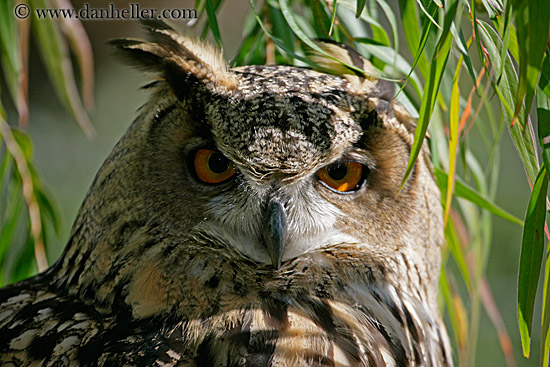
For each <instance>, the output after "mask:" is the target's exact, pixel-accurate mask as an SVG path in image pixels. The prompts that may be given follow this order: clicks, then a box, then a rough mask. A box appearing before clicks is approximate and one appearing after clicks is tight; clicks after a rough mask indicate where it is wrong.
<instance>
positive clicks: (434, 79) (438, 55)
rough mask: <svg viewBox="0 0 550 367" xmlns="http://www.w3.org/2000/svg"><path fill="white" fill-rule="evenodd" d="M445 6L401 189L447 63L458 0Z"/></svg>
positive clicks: (419, 147)
mask: <svg viewBox="0 0 550 367" xmlns="http://www.w3.org/2000/svg"><path fill="white" fill-rule="evenodd" d="M447 6H448V9H447V10H446V14H445V21H444V28H443V32H442V33H441V36H440V38H439V41H438V44H437V48H436V52H435V53H434V55H433V57H432V61H431V65H430V73H429V74H428V78H427V80H426V85H425V87H424V93H423V94H422V102H421V104H420V111H419V116H418V122H417V124H416V131H415V133H414V143H413V145H412V147H411V153H410V156H409V163H408V164H407V170H406V172H405V175H404V177H403V181H402V183H401V187H400V188H399V190H401V189H402V188H403V186H404V185H405V183H406V182H407V179H408V178H409V175H410V174H411V171H412V169H413V167H414V164H415V162H416V158H417V157H418V154H419V153H420V150H421V149H422V143H423V141H424V137H425V136H426V130H427V129H428V125H429V123H430V118H431V116H432V112H433V108H434V106H435V101H436V99H437V95H438V91H439V85H440V84H441V80H442V78H443V72H444V71H445V65H447V60H448V58H449V53H450V50H451V44H452V37H451V35H450V28H451V24H452V21H453V19H454V17H455V14H456V11H457V8H458V0H453V1H449V2H448V3H447Z"/></svg>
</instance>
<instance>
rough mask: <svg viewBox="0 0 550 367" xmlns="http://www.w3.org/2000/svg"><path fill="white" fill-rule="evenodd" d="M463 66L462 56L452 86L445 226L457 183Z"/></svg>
mask: <svg viewBox="0 0 550 367" xmlns="http://www.w3.org/2000/svg"><path fill="white" fill-rule="evenodd" d="M461 68H462V56H461V57H460V58H459V60H458V65H457V67H456V70H455V73H454V76H453V86H452V88H451V106H450V111H449V175H448V179H447V197H446V200H445V213H444V215H443V220H444V223H445V226H446V225H447V220H448V219H449V213H450V212H451V204H452V199H453V189H454V185H455V172H456V152H457V149H458V118H459V113H460V106H459V99H460V92H459V89H458V81H459V79H460V69H461Z"/></svg>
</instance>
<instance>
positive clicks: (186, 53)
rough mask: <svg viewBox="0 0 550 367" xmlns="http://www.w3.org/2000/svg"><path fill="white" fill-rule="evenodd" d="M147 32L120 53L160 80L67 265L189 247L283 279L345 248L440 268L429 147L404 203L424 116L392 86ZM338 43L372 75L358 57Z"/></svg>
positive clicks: (90, 201)
mask: <svg viewBox="0 0 550 367" xmlns="http://www.w3.org/2000/svg"><path fill="white" fill-rule="evenodd" d="M146 28H147V30H148V35H149V40H147V41H137V40H119V41H115V45H116V46H118V47H119V48H120V49H122V50H123V51H124V52H123V54H124V55H126V56H127V58H129V59H130V60H131V61H132V62H133V63H134V64H136V65H138V66H139V67H140V68H141V70H144V71H146V72H150V73H153V74H154V75H155V76H156V78H157V79H156V80H155V81H154V82H153V83H151V84H149V85H148V86H147V89H149V90H150V91H152V98H151V99H150V100H149V102H148V103H147V104H145V105H144V106H143V107H142V108H141V110H140V116H139V118H138V119H137V120H136V121H135V122H134V123H133V124H132V126H131V127H130V129H129V130H128V132H127V133H126V135H125V136H124V137H123V138H122V139H121V141H120V142H119V143H118V145H117V146H116V147H115V149H114V151H113V153H112V154H111V156H110V157H109V158H108V159H107V160H106V162H105V164H104V165H103V167H102V169H101V170H100V172H99V173H98V175H97V177H96V180H95V182H94V184H93V186H92V188H91V190H90V192H89V194H88V197H87V199H86V201H85V202H84V204H83V207H82V209H81V211H80V214H79V218H78V219H77V222H76V223H75V227H74V231H73V237H74V238H76V237H78V236H77V234H78V233H84V234H86V236H88V238H89V241H88V242H90V244H87V245H86V248H88V250H82V249H80V250H77V249H76V248H78V247H79V246H80V248H81V247H82V246H83V245H82V244H79V245H78V246H77V245H75V244H73V245H72V247H70V248H69V249H68V250H67V253H66V255H65V260H64V261H65V263H69V262H70V261H71V260H70V259H71V258H76V257H77V256H78V255H77V253H86V254H87V256H89V257H91V258H93V257H94V253H97V257H98V259H99V258H101V260H95V263H96V265H95V266H96V267H97V269H104V270H97V272H98V273H100V272H101V271H105V272H107V271H109V270H107V269H109V266H111V265H110V264H114V260H109V259H114V258H118V259H120V258H122V259H126V260H127V261H136V262H138V261H141V260H139V259H147V261H150V260H151V259H157V260H158V261H157V260H155V261H156V262H155V263H157V264H158V263H162V262H163V261H165V259H167V258H170V257H171V256H173V255H172V254H174V253H178V251H179V249H181V248H183V247H185V248H187V249H189V248H193V249H196V251H198V252H201V251H211V252H212V253H216V254H222V255H223V256H225V257H226V258H232V259H241V260H242V261H243V262H248V263H250V264H253V265H252V266H256V267H258V268H261V269H272V270H273V271H276V270H277V269H279V268H281V267H284V266H285V264H287V263H289V262H290V261H292V260H293V259H296V258H300V257H304V258H307V256H309V255H310V254H312V253H316V252H319V251H331V250H332V249H337V248H344V247H345V248H354V249H355V250H356V251H359V252H365V253H368V254H369V256H372V258H373V259H374V260H377V259H388V258H389V259H392V258H402V257H406V258H407V259H408V260H407V261H409V262H410V263H411V266H416V265H417V263H418V267H421V268H422V269H423V270H422V269H421V272H430V270H434V271H435V273H437V272H438V271H437V269H438V266H439V251H438V250H437V247H439V246H440V244H441V243H442V220H441V207H440V203H439V192H438V189H437V186H436V184H435V182H434V179H433V177H432V175H431V173H430V163H429V159H428V156H427V153H426V150H425V149H424V151H423V153H422V154H421V156H420V157H419V159H418V161H417V163H416V166H415V168H414V170H413V173H412V175H411V178H410V179H409V180H408V182H407V183H406V185H405V186H404V188H403V189H402V191H401V192H400V193H399V195H398V189H399V187H400V184H401V180H402V178H403V176H404V173H405V169H406V166H407V162H408V159H409V153H410V148H411V144H412V142H413V130H414V120H413V118H412V117H411V116H410V115H409V114H408V113H407V112H406V111H405V110H404V109H403V108H402V107H401V106H400V105H399V104H397V103H395V102H394V101H393V100H392V97H393V88H392V87H391V84H390V83H388V82H385V81H380V80H374V79H371V78H369V77H366V76H363V75H361V74H357V73H355V72H354V71H352V70H351V69H347V68H345V67H344V68H343V70H340V71H339V72H343V73H344V74H343V75H331V74H327V73H321V72H317V71H314V70H310V69H306V68H297V67H291V66H243V67H236V68H228V67H227V64H226V62H225V61H224V60H223V58H222V56H221V54H220V52H219V51H218V50H216V49H214V48H212V47H209V46H206V45H204V44H202V43H198V42H196V41H193V40H191V39H189V38H186V37H184V36H181V35H179V34H178V33H176V32H175V31H173V30H172V29H171V28H169V27H168V26H166V25H165V24H162V23H157V22H154V23H153V22H149V23H147V24H146ZM324 47H325V49H326V50H327V51H328V52H329V53H331V54H333V55H335V56H336V57H338V58H340V59H342V60H343V61H345V62H347V63H348V64H351V65H354V66H356V67H358V68H360V69H365V68H368V63H367V62H366V61H365V60H364V59H363V58H362V57H360V56H359V55H358V54H357V53H355V52H353V51H352V50H350V49H345V48H342V47H340V46H337V45H334V44H330V43H327V44H325V45H324ZM318 61H320V62H321V63H322V62H323V61H322V59H319V60H318ZM324 66H325V69H330V68H331V67H334V68H333V69H335V68H336V69H337V68H340V69H342V67H341V66H340V64H337V63H333V62H330V61H327V62H326V63H325V65H324ZM73 242H74V241H73ZM106 254H111V255H110V256H108V255H106ZM222 255H220V256H222ZM83 256H84V255H83ZM216 256H217V255H216ZM180 259H181V257H180ZM90 261H92V260H90ZM90 261H89V262H90ZM170 261H172V263H174V264H176V263H177V261H178V260H177V258H176V259H173V260H170ZM99 265H101V266H102V267H100V266H99ZM174 266H176V265H174ZM73 276H74V275H73Z"/></svg>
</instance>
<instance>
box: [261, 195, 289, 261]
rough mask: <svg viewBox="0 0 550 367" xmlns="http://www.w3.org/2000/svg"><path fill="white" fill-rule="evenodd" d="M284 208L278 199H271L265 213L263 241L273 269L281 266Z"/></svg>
mask: <svg viewBox="0 0 550 367" xmlns="http://www.w3.org/2000/svg"><path fill="white" fill-rule="evenodd" d="M286 218H287V216H286V210H285V208H284V207H283V205H282V204H281V202H280V201H279V200H278V199H275V198H273V199H271V200H270V201H269V204H268V205H267V210H266V215H265V225H266V231H265V232H264V233H265V235H264V243H265V246H266V248H267V251H268V253H269V257H270V258H271V263H272V264H273V267H274V268H275V269H279V268H280V267H281V259H282V258H283V250H284V247H285V238H286Z"/></svg>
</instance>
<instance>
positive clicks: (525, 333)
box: [518, 165, 548, 358]
mask: <svg viewBox="0 0 550 367" xmlns="http://www.w3.org/2000/svg"><path fill="white" fill-rule="evenodd" d="M547 189H548V175H547V174H546V167H545V166H544V165H542V166H541V168H540V170H539V173H538V175H537V179H536V181H535V185H534V186H533V192H532V193H531V198H530V199H529V205H528V207H527V213H526V214H525V225H524V227H523V239H522V244H521V255H520V263H519V276H518V323H519V330H520V334H521V344H522V346H523V355H524V356H525V357H526V358H529V350H530V344H531V326H532V322H533V305H534V303H535V296H536V293H537V285H538V281H539V274H540V266H541V262H542V255H543V252H544V220H545V216H546V191H547Z"/></svg>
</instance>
